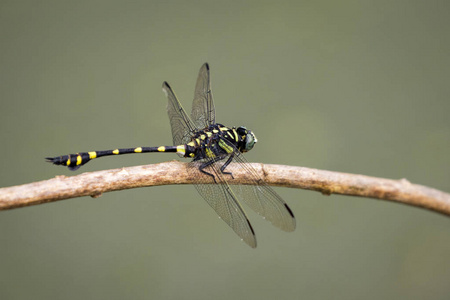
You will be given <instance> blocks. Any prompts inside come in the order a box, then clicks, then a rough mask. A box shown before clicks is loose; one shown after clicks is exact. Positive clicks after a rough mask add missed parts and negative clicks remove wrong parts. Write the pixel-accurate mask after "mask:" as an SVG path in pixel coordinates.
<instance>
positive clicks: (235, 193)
mask: <svg viewBox="0 0 450 300" xmlns="http://www.w3.org/2000/svg"><path fill="white" fill-rule="evenodd" d="M162 89H163V92H164V93H165V94H166V96H167V99H168V104H167V113H168V116H169V120H170V125H171V129H172V139H173V146H159V147H134V148H123V149H114V150H103V151H89V152H79V153H76V154H69V155H62V156H57V157H47V158H46V160H47V161H48V162H50V163H53V164H55V165H61V166H67V167H68V168H69V169H70V170H72V171H75V170H77V169H78V168H80V167H81V166H82V165H84V164H86V163H87V162H89V161H91V160H93V159H95V158H99V157H103V156H114V155H121V154H131V153H154V152H167V153H177V154H178V155H179V156H180V157H185V158H191V159H192V160H191V162H189V163H188V165H187V170H188V174H189V176H192V177H195V178H198V181H197V183H196V184H195V187H196V189H197V191H198V192H199V193H200V195H201V196H202V197H203V198H204V199H205V201H206V202H207V203H208V204H209V205H210V206H211V207H212V208H213V209H214V210H215V212H216V213H217V214H218V215H219V217H220V219H222V220H223V221H225V223H227V224H228V225H229V226H230V227H231V228H232V229H233V231H234V232H235V233H236V234H237V235H238V236H239V237H240V238H241V240H242V241H244V242H245V243H247V244H248V245H249V246H250V247H252V248H256V245H257V243H256V236H255V231H254V230H253V227H252V225H251V223H250V221H249V219H248V217H247V214H246V213H245V211H244V209H243V207H242V205H241V202H243V203H245V204H246V205H247V206H248V207H250V208H251V209H252V210H254V211H255V212H256V213H257V214H259V215H261V216H262V217H263V218H264V219H266V220H268V221H269V222H271V223H272V224H273V225H274V226H276V227H278V228H280V229H281V230H283V231H286V232H291V231H294V230H295V227H296V221H295V217H294V214H293V212H292V210H291V209H290V208H289V206H288V205H287V204H286V202H285V201H284V200H283V199H282V198H281V197H280V196H279V195H278V194H277V193H276V192H275V191H274V190H273V189H272V188H271V187H270V186H269V185H268V184H267V183H266V182H265V181H264V180H263V178H261V176H259V175H258V173H257V172H256V170H255V169H254V168H253V167H252V165H251V164H249V163H248V161H247V160H246V159H245V157H244V153H246V152H248V151H250V150H251V149H253V147H254V145H255V144H256V142H257V141H258V140H257V138H256V135H255V134H254V133H253V132H252V131H251V130H248V129H247V128H246V127H244V126H239V127H227V126H224V125H222V124H219V123H216V116H215V108H214V100H213V94H212V91H211V81H210V68H209V65H208V63H205V64H203V65H202V67H201V68H200V71H199V74H198V78H197V83H196V85H195V92H194V101H193V103H192V110H191V114H190V116H189V115H188V114H187V113H186V111H185V110H184V109H183V107H182V106H181V103H180V101H179V100H178V98H177V97H176V95H175V93H174V91H173V90H172V88H171V87H170V85H169V84H168V83H167V82H164V83H163V86H162ZM238 169H239V170H241V171H244V172H245V174H246V176H247V177H248V178H249V179H250V180H249V181H250V184H248V185H231V184H230V183H229V181H230V179H233V178H234V177H233V170H238Z"/></svg>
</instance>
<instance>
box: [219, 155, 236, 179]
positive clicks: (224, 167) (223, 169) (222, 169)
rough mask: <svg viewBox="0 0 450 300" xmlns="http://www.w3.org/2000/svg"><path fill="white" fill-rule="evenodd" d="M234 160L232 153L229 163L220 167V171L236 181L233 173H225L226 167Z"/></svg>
mask: <svg viewBox="0 0 450 300" xmlns="http://www.w3.org/2000/svg"><path fill="white" fill-rule="evenodd" d="M233 158H234V153H231V155H230V157H228V159H227V161H226V162H225V163H224V164H223V166H221V167H220V171H221V172H222V173H223V174H228V175H231V178H233V179H234V176H233V173H231V172H225V169H226V167H228V165H229V164H230V163H231V161H232V160H233Z"/></svg>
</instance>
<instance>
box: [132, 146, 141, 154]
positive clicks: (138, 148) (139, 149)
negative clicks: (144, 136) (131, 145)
mask: <svg viewBox="0 0 450 300" xmlns="http://www.w3.org/2000/svg"><path fill="white" fill-rule="evenodd" d="M134 152H136V153H141V152H142V147H137V148H136V149H134Z"/></svg>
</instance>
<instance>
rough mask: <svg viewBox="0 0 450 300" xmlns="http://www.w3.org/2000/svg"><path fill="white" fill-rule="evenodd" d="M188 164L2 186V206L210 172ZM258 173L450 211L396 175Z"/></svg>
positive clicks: (278, 181) (260, 168)
mask: <svg viewBox="0 0 450 300" xmlns="http://www.w3.org/2000/svg"><path fill="white" fill-rule="evenodd" d="M186 165H187V164H186V163H182V162H178V161H171V162H165V163H160V164H155V165H146V166H137V167H127V168H122V169H114V170H105V171H97V172H90V173H83V174H80V175H76V176H71V177H66V176H57V177H55V178H53V179H49V180H44V181H39V182H34V183H29V184H24V185H19V186H13V187H6V188H1V189H0V210H5V209H12V208H17V207H23V206H29V205H36V204H41V203H46V202H53V201H58V200H63V199H69V198H75V197H81V196H91V197H98V196H100V195H101V194H103V193H105V192H111V191H117V190H124V189H131V188H138V187H147V186H158V185H167V184H193V183H196V182H198V180H200V179H201V176H206V175H203V174H201V173H199V176H198V177H192V176H190V175H189V173H188V172H187V170H186ZM252 166H253V167H254V168H255V170H256V171H257V172H258V174H259V175H260V176H261V177H262V178H263V179H264V180H265V181H266V183H267V184H269V185H272V186H282V187H292V188H301V189H307V190H314V191H319V192H321V193H323V194H325V195H331V194H341V195H351V196H360V197H369V198H376V199H384V200H390V201H395V202H400V203H404V204H408V205H412V206H417V207H421V208H426V209H429V210H432V211H435V212H439V213H442V214H445V215H448V216H450V194H447V193H444V192H441V191H439V190H436V189H432V188H429V187H426V186H421V185H417V184H412V183H410V182H409V181H408V180H406V179H401V180H390V179H384V178H376V177H369V176H364V175H356V174H347V173H338V172H331V171H324V170H317V169H309V168H303V167H293V166H281V165H263V164H257V163H253V164H252ZM233 176H234V179H230V181H229V183H230V184H249V182H250V181H248V178H247V177H246V173H245V171H244V170H240V169H239V168H235V169H234V171H233Z"/></svg>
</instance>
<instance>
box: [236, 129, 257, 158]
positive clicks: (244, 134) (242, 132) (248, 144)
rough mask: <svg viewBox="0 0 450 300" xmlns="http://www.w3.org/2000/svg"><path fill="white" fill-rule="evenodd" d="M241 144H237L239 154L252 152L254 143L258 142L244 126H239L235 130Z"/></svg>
mask: <svg viewBox="0 0 450 300" xmlns="http://www.w3.org/2000/svg"><path fill="white" fill-rule="evenodd" d="M236 131H237V133H238V135H239V136H240V138H241V140H242V142H240V143H239V150H240V151H241V152H247V151H250V150H252V148H253V146H254V145H255V143H256V142H257V141H258V139H257V138H256V136H255V134H254V133H253V132H251V130H247V128H245V127H244V126H240V127H238V128H237V129H236Z"/></svg>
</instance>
